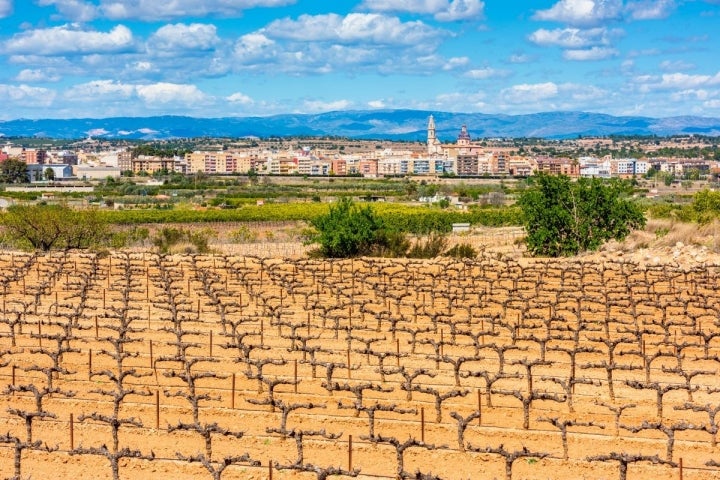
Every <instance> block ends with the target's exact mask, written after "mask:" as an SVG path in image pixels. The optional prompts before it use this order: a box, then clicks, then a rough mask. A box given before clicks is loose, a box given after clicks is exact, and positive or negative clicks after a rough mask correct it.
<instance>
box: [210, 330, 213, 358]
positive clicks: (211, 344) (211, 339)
mask: <svg viewBox="0 0 720 480" xmlns="http://www.w3.org/2000/svg"><path fill="white" fill-rule="evenodd" d="M212 347H213V332H212V330H210V358H212V356H213V354H212Z"/></svg>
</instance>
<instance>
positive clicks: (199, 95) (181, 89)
mask: <svg viewBox="0 0 720 480" xmlns="http://www.w3.org/2000/svg"><path fill="white" fill-rule="evenodd" d="M135 89H136V91H137V95H138V97H140V98H141V99H142V100H143V101H144V102H145V103H146V104H149V105H160V104H170V103H174V104H178V103H179V104H184V105H196V104H201V103H206V102H207V101H208V100H209V97H208V96H207V95H206V94H205V93H203V92H202V91H200V89H199V88H197V86H195V85H183V84H177V83H165V82H160V83H154V84H150V85H137V86H136V87H135Z"/></svg>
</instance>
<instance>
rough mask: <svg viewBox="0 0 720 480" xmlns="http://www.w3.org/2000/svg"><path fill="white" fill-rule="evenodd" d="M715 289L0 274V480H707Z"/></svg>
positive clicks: (385, 274)
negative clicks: (346, 479)
mask: <svg viewBox="0 0 720 480" xmlns="http://www.w3.org/2000/svg"><path fill="white" fill-rule="evenodd" d="M719 272H720V266H707V265H705V266H702V267H699V266H694V267H692V268H691V267H683V266H678V265H677V264H672V265H671V264H670V263H667V264H660V265H654V266H643V265H638V264H635V263H632V262H630V261H623V260H620V259H614V260H605V261H597V260H593V261H590V260H582V259H577V260H567V261H555V260H553V261H547V260H525V259H523V260H520V261H516V260H511V259H509V258H507V257H500V256H497V255H493V256H485V257H483V258H482V259H479V260H476V261H468V262H455V261H449V260H434V261H414V260H380V259H355V260H343V261H316V260H307V259H298V258H296V259H281V258H260V257H256V256H240V255H235V254H232V255H230V254H225V255H220V254H218V255H209V256H166V257H159V256H157V255H154V254H149V253H132V254H123V253H114V254H112V255H111V256H110V257H105V258H98V257H97V256H94V255H91V254H75V253H70V254H52V255H39V256H33V255H29V254H27V253H19V252H14V253H13V252H4V253H0V288H1V289H2V294H3V300H2V317H0V318H1V320H0V335H1V336H0V365H2V368H0V384H2V388H3V394H2V396H0V403H1V405H0V418H1V419H2V420H1V421H2V426H0V478H5V477H8V478H12V477H13V475H16V474H19V475H20V478H33V479H38V478H73V479H95V478H113V476H114V475H117V478H121V479H128V480H130V479H141V478H142V479H147V478H174V479H198V478H200V479H202V478H208V479H211V478H222V479H240V478H242V479H248V478H255V479H266V478H270V477H272V478H273V479H277V478H280V479H282V478H326V477H328V476H331V474H333V473H340V474H341V475H344V476H346V477H347V476H349V475H350V474H352V475H357V476H358V478H395V477H397V476H404V477H409V478H435V476H437V477H440V478H448V479H492V478H498V479H502V478H513V479H516V480H517V479H581V478H584V479H602V478H608V479H616V478H623V474H624V473H626V475H627V478H630V479H634V478H637V479H640V478H650V477H653V478H654V479H657V480H664V479H676V478H683V479H708V478H720V470H719V469H717V468H716V467H714V466H712V465H713V463H712V462H713V461H720V452H719V451H718V449H717V447H716V446H714V436H715V433H716V432H717V428H716V427H715V425H716V423H715V420H716V418H715V417H716V414H717V412H718V411H720V381H718V376H717V371H718V369H719V368H720V322H718V320H717V319H718V315H719V314H720V302H719V300H720V293H718V280H719V278H720V277H719ZM717 420H718V422H720V419H717ZM563 432H564V433H565V434H563ZM563 439H564V440H563ZM245 454H247V455H246V456H245ZM708 462H710V464H709V465H708ZM625 465H626V466H627V470H626V472H625V470H624V468H623V466H625ZM431 474H432V475H431ZM336 478H340V477H336Z"/></svg>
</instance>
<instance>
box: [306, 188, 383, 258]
mask: <svg viewBox="0 0 720 480" xmlns="http://www.w3.org/2000/svg"><path fill="white" fill-rule="evenodd" d="M310 224H311V225H312V226H313V227H314V228H315V229H316V233H315V234H313V235H312V236H311V238H310V241H311V243H318V244H320V247H319V253H320V255H322V256H324V257H331V258H346V257H355V256H358V255H369V254H371V253H372V252H373V251H376V250H377V249H382V248H383V247H384V246H386V245H387V243H388V242H387V240H388V237H387V228H386V227H385V224H384V222H383V221H382V220H381V219H380V217H378V216H377V215H376V214H375V212H374V211H373V210H372V209H371V208H370V207H369V206H365V207H358V206H357V205H355V204H354V203H353V202H352V200H350V199H349V198H347V197H345V198H342V199H340V200H338V201H337V202H336V203H335V204H334V205H332V206H330V210H329V212H328V213H327V214H326V215H321V216H319V217H317V218H315V219H313V220H311V222H310Z"/></svg>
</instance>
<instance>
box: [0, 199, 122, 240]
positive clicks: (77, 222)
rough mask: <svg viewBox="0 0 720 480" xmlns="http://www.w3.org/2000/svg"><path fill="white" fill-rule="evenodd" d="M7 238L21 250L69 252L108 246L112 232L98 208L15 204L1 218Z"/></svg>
mask: <svg viewBox="0 0 720 480" xmlns="http://www.w3.org/2000/svg"><path fill="white" fill-rule="evenodd" d="M0 224H2V226H3V227H4V229H5V233H6V236H7V238H8V239H9V240H10V242H11V243H12V244H14V245H15V246H17V247H20V248H29V249H33V250H41V251H49V250H68V249H78V248H91V247H98V246H105V245H108V244H109V243H110V241H111V239H112V232H111V231H110V228H109V226H108V223H107V222H106V221H105V219H104V217H103V216H102V215H101V214H100V212H98V211H97V210H94V209H89V210H73V209H71V208H69V207H66V206H64V205H13V206H11V207H9V208H8V209H7V211H6V212H5V213H4V214H2V216H0Z"/></svg>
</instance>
